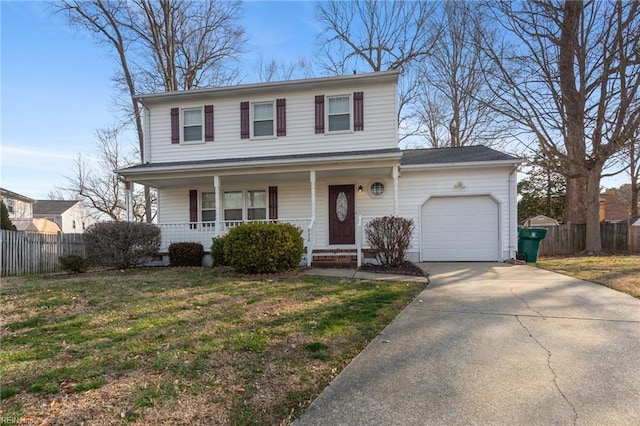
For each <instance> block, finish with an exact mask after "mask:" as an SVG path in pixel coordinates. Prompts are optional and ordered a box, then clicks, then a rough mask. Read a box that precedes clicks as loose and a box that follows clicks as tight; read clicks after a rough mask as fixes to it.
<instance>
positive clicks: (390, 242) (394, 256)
mask: <svg viewBox="0 0 640 426" xmlns="http://www.w3.org/2000/svg"><path fill="white" fill-rule="evenodd" d="M414 229H415V226H414V223H413V219H405V218H403V217H397V216H385V217H377V218H375V219H373V220H372V221H371V222H369V223H368V224H367V226H366V227H365V230H364V232H365V234H366V236H367V240H369V244H370V245H371V249H373V251H374V254H375V256H376V260H377V261H378V263H379V264H380V265H383V266H389V267H396V266H400V265H402V264H403V263H404V257H405V255H406V254H407V250H408V249H409V246H410V245H411V236H412V234H413V230H414Z"/></svg>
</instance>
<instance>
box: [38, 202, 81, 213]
mask: <svg viewBox="0 0 640 426" xmlns="http://www.w3.org/2000/svg"><path fill="white" fill-rule="evenodd" d="M79 202H80V201H77V200H36V203H35V204H34V205H33V214H62V213H64V212H66V211H67V210H69V209H70V208H71V207H73V206H75V205H76V204H78V203H79Z"/></svg>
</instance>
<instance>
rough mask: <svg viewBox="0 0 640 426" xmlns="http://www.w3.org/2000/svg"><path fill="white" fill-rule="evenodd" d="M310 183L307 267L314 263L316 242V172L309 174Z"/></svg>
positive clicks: (312, 171)
mask: <svg viewBox="0 0 640 426" xmlns="http://www.w3.org/2000/svg"><path fill="white" fill-rule="evenodd" d="M309 182H310V183H311V223H310V224H309V227H308V228H307V266H311V263H312V262H313V246H314V245H315V242H316V238H315V235H316V171H315V170H311V171H310V172H309Z"/></svg>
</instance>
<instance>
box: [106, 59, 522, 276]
mask: <svg viewBox="0 0 640 426" xmlns="http://www.w3.org/2000/svg"><path fill="white" fill-rule="evenodd" d="M398 76H399V72H397V71H387V72H378V73H371V74H359V75H348V76H339V77H322V78H312V79H305V80H291V81H283V82H276V83H259V84H248V85H240V86H234V87H220V88H210V89H198V90H190V91H182V92H167V93H157V94H149V95H143V96H140V97H139V98H138V101H139V102H140V103H141V104H142V105H143V111H144V126H145V127H144V162H143V163H142V164H140V165H137V166H133V167H129V168H126V169H122V170H120V171H119V173H120V175H121V176H123V177H124V178H125V179H126V180H127V181H132V182H136V183H141V184H146V185H149V186H152V187H155V188H157V189H158V216H157V217H158V225H159V226H160V227H161V229H162V235H163V249H164V250H166V248H167V247H168V245H169V244H170V243H171V242H179V241H199V242H202V243H203V245H204V247H205V249H208V248H209V246H210V244H211V237H212V236H215V235H222V234H224V233H226V232H227V231H228V229H229V228H230V227H232V226H235V225H236V224H238V223H240V222H244V221H253V220H266V221H275V220H277V221H281V222H291V223H293V224H295V225H297V226H299V227H300V228H301V230H302V231H303V237H304V239H305V244H306V248H307V253H306V261H307V263H313V260H314V259H317V260H318V259H321V258H322V257H324V256H327V255H334V254H340V255H346V256H354V258H356V257H357V259H358V261H361V259H362V256H361V254H362V253H361V248H362V247H366V241H365V239H364V238H363V235H364V232H363V229H364V226H365V225H366V223H368V221H369V220H371V218H373V217H377V216H384V215H398V216H403V217H407V218H411V219H413V220H414V221H415V224H416V232H415V233H414V236H413V240H412V248H411V250H410V253H409V258H410V260H413V261H427V260H478V261H501V260H504V259H508V258H512V257H514V255H515V247H516V246H517V241H516V217H517V215H516V173H515V171H516V168H517V166H518V164H519V163H520V160H519V159H517V158H514V157H511V156H509V155H506V154H503V153H500V152H497V151H494V150H492V149H489V148H486V147H483V146H474V147H467V148H454V149H437V150H428V149H416V150H406V151H402V150H400V149H399V148H398V120H397V117H398V106H397V100H396V93H397V82H398Z"/></svg>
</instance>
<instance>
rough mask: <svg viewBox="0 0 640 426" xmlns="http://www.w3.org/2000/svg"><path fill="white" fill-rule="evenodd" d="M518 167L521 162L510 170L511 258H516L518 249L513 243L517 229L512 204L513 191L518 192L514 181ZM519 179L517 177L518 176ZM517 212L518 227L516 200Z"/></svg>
mask: <svg viewBox="0 0 640 426" xmlns="http://www.w3.org/2000/svg"><path fill="white" fill-rule="evenodd" d="M518 167H520V165H519V164H516V165H514V166H513V169H511V172H509V259H515V257H516V252H517V250H515V247H514V245H513V236H514V234H515V232H516V230H515V229H513V223H514V220H513V213H514V211H513V210H514V209H513V208H512V207H511V206H512V204H511V203H512V199H513V193H514V192H517V186H516V184H515V182H514V179H513V178H514V176H515V173H516V171H517V170H518ZM516 180H517V178H516ZM515 198H516V201H517V198H518V194H517V193H516V194H515ZM515 213H516V220H515V223H516V228H517V223H518V204H517V202H516V208H515Z"/></svg>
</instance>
